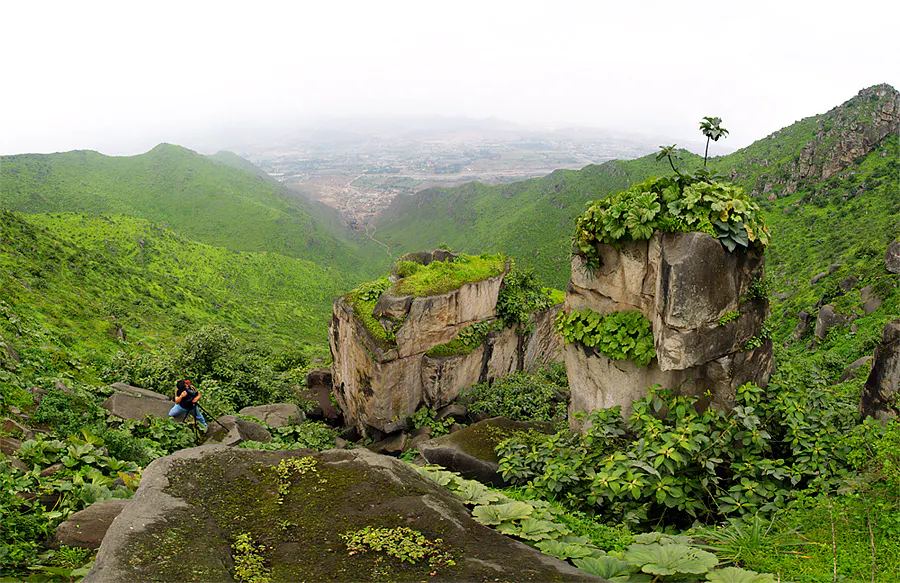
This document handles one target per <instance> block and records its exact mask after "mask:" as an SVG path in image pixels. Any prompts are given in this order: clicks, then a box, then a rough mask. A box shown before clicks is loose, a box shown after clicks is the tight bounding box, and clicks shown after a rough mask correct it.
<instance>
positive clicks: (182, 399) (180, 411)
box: [169, 379, 206, 429]
mask: <svg viewBox="0 0 900 583" xmlns="http://www.w3.org/2000/svg"><path fill="white" fill-rule="evenodd" d="M199 400H200V393H199V392H197V391H196V390H194V385H192V384H191V381H189V380H188V379H184V380H181V381H178V382H177V383H175V406H173V407H172V409H171V410H169V417H177V416H178V415H193V416H194V419H196V420H197V423H199V424H200V425H201V427H203V429H206V419H204V418H203V411H201V410H200V407H198V406H197V401H199Z"/></svg>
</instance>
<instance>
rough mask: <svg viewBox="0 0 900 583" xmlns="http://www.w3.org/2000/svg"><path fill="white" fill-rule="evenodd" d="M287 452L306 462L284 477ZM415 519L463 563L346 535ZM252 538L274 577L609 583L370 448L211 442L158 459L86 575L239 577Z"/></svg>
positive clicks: (90, 579) (105, 578)
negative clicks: (364, 545)
mask: <svg viewBox="0 0 900 583" xmlns="http://www.w3.org/2000/svg"><path fill="white" fill-rule="evenodd" d="M282 460H295V461H294V462H293V463H294V464H295V465H294V466H293V469H292V470H290V471H289V473H288V474H287V475H286V476H285V475H283V474H282V475H280V474H279V470H278V466H279V464H280V463H281V462H282ZM366 527H380V528H396V527H406V528H409V529H413V530H416V531H419V532H421V533H422V535H423V536H425V537H426V538H427V539H428V540H430V541H435V540H436V539H441V541H442V542H441V543H440V544H441V546H442V548H443V549H444V550H446V551H447V552H449V553H450V554H451V556H452V559H453V561H454V562H455V564H453V565H448V564H444V565H442V566H437V567H436V568H432V567H430V566H429V564H428V562H427V561H418V562H415V563H412V562H402V561H400V560H398V559H395V558H393V557H391V556H389V555H387V554H386V553H384V552H376V551H369V552H356V553H352V552H349V551H348V549H347V545H346V542H345V539H344V538H343V537H342V535H347V534H348V533H354V532H357V531H359V530H362V529H364V528H366ZM241 536H248V537H249V539H250V540H251V541H252V544H253V547H254V551H255V552H256V553H257V554H258V555H260V556H261V558H262V559H263V565H264V569H265V570H267V571H268V572H269V576H270V578H271V580H272V581H375V580H385V579H387V578H390V580H393V581H422V580H425V579H428V580H429V581H601V579H598V578H594V577H592V576H590V575H587V574H586V573H583V572H580V571H578V570H576V569H574V568H573V567H571V566H569V565H568V564H566V563H563V562H561V561H559V560H557V559H555V558H553V557H550V556H548V555H543V554H541V553H540V552H538V551H537V550H535V549H533V548H531V547H529V546H527V545H524V544H522V543H519V542H516V541H514V540H513V539H511V538H508V537H505V536H503V535H501V534H499V533H497V532H496V531H493V530H491V529H489V528H486V527H484V526H482V525H480V524H478V523H476V522H475V521H474V520H473V519H472V518H471V516H470V513H469V510H468V509H467V508H466V507H465V506H463V505H462V503H461V502H459V501H458V500H457V499H456V498H455V497H454V496H453V495H452V494H451V493H450V492H449V491H447V490H446V489H444V488H442V487H440V486H438V485H437V484H435V483H433V482H431V481H430V480H428V479H427V478H425V477H423V476H420V475H419V474H418V473H417V472H416V471H415V470H414V469H412V468H411V467H409V466H408V465H406V464H404V463H403V462H401V461H399V460H396V459H393V458H389V457H385V456H380V455H377V454H373V453H371V452H369V451H367V450H365V449H364V448H360V449H355V450H330V451H325V452H312V451H309V450H300V451H290V452H288V451H255V450H242V449H230V448H224V447H219V446H212V447H209V446H204V447H200V448H193V449H187V450H182V451H179V452H178V453H176V454H174V455H172V456H168V457H165V458H160V459H158V460H156V461H154V462H153V463H151V464H150V465H149V466H148V467H147V468H146V469H145V470H144V474H143V479H142V480H141V485H140V488H139V489H138V491H137V493H136V494H135V496H134V498H133V499H132V501H131V504H129V505H128V506H127V507H126V508H125V510H124V511H123V512H122V514H120V515H119V517H118V518H117V519H116V520H115V522H114V523H113V525H112V526H111V527H110V529H109V530H108V531H107V534H106V537H105V538H104V540H103V544H102V545H101V546H100V551H99V553H98V554H97V558H96V561H95V563H94V567H93V569H92V571H91V572H90V573H89V574H88V575H87V577H86V578H85V580H84V581H85V583H105V582H109V583H112V582H116V583H118V582H120V581H130V582H134V583H139V582H142V581H179V582H184V583H187V582H191V581H231V580H233V578H234V575H235V574H234V565H235V552H234V551H233V550H232V549H233V546H232V545H234V544H235V541H236V540H237V539H238V537H241Z"/></svg>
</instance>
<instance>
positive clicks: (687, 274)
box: [564, 232, 773, 429]
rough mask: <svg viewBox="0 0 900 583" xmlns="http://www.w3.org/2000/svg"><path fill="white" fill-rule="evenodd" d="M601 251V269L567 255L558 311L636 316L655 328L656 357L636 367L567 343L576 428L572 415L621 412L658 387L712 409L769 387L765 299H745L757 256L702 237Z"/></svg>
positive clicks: (759, 267)
mask: <svg viewBox="0 0 900 583" xmlns="http://www.w3.org/2000/svg"><path fill="white" fill-rule="evenodd" d="M598 250H599V252H600V257H601V259H600V267H599V268H598V269H589V268H588V267H587V266H586V265H585V263H584V261H583V259H581V258H580V257H579V256H575V258H574V259H573V261H572V279H571V280H570V282H569V287H568V289H567V290H566V301H565V309H566V310H567V311H572V310H582V309H585V308H589V309H590V310H593V311H594V312H598V313H600V314H602V315H606V314H609V313H611V312H615V311H631V310H638V311H640V312H641V313H642V314H643V315H644V317H645V318H647V319H648V320H649V321H650V322H651V324H652V330H653V341H654V346H655V349H656V354H657V356H656V358H654V359H653V360H652V361H651V362H650V363H649V365H647V366H643V367H639V366H636V365H635V364H634V363H633V362H631V361H630V360H612V359H610V358H607V357H606V356H604V355H602V354H600V353H599V352H597V351H596V350H594V349H592V348H586V347H584V346H582V345H580V344H577V343H576V344H567V345H566V347H565V350H564V354H565V360H566V370H567V373H568V376H569V386H570V391H571V398H570V402H569V412H570V416H569V417H570V423H571V424H572V427H573V428H574V429H579V428H580V427H579V424H580V422H579V421H578V420H577V419H575V417H574V416H573V415H572V414H573V413H575V412H577V411H584V412H588V411H591V410H593V409H599V408H605V407H613V406H616V405H621V406H622V412H623V414H624V415H628V414H629V413H630V411H631V408H632V402H633V401H634V400H636V399H639V398H642V397H643V396H644V395H646V393H647V387H649V386H652V385H655V384H660V385H662V386H664V387H667V388H671V389H677V390H679V391H681V392H682V393H683V394H690V395H707V396H708V398H709V401H710V402H711V403H712V404H714V405H716V406H720V407H724V408H728V407H730V406H731V405H732V404H733V399H734V395H735V390H736V388H737V387H738V386H740V385H742V384H744V383H746V382H755V383H759V384H763V385H764V384H766V383H767V382H768V378H769V375H770V374H771V371H772V368H773V360H772V345H771V341H770V340H768V339H767V338H764V336H765V334H764V333H763V332H762V326H763V321H764V319H765V318H766V316H767V315H768V300H766V299H750V298H748V297H747V293H748V291H749V289H750V286H751V284H752V283H753V282H754V281H755V280H759V279H761V278H762V277H763V274H764V273H763V272H764V263H765V258H764V256H763V255H762V254H761V253H759V252H757V251H754V250H752V249H751V250H750V251H747V252H735V253H729V252H727V251H726V250H725V249H724V247H723V246H722V245H721V243H719V241H718V240H716V239H715V238H713V237H711V236H710V235H707V234H705V233H666V234H663V233H659V232H657V233H656V234H654V235H653V237H652V238H651V239H649V240H647V241H638V242H628V243H623V244H622V245H621V246H620V247H619V248H618V249H617V248H615V247H613V246H612V245H605V244H604V245H600V246H599V247H598ZM726 315H727V317H726Z"/></svg>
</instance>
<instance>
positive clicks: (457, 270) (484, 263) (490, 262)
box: [391, 253, 507, 297]
mask: <svg viewBox="0 0 900 583" xmlns="http://www.w3.org/2000/svg"><path fill="white" fill-rule="evenodd" d="M506 261H507V258H506V256H505V255H503V254H501V253H498V254H496V255H489V254H481V255H465V254H462V255H460V256H459V257H458V258H457V259H455V260H453V261H433V262H431V263H429V264H428V265H424V266H422V267H420V268H419V269H417V270H415V272H414V273H412V274H411V275H409V276H408V277H404V278H403V279H401V280H400V281H398V282H397V283H396V284H394V287H393V288H392V290H391V293H392V294H394V295H397V296H407V295H411V296H415V297H424V296H434V295H439V294H443V293H447V292H450V291H453V290H456V289H459V288H461V287H462V286H463V285H465V284H467V283H474V282H476V281H482V280H485V279H488V278H491V277H496V276H498V275H500V274H501V273H503V270H504V269H505V267H506Z"/></svg>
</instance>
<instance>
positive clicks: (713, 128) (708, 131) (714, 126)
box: [700, 117, 728, 166]
mask: <svg viewBox="0 0 900 583" xmlns="http://www.w3.org/2000/svg"><path fill="white" fill-rule="evenodd" d="M721 123H722V118H721V117H704V118H703V121H701V122H700V131H701V132H703V135H704V136H706V152H704V154H703V165H704V166H706V159H707V158H708V157H709V141H710V140H712V141H714V142H718V141H719V138H723V137H725V136H726V135H728V130H726V129H725V128H723V127H722V126H721V125H720V124H721Z"/></svg>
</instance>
